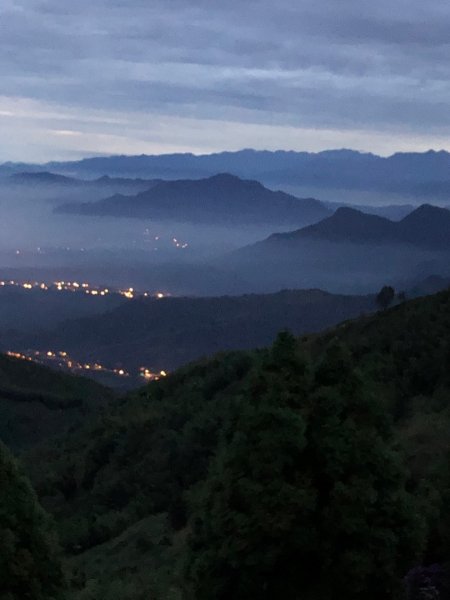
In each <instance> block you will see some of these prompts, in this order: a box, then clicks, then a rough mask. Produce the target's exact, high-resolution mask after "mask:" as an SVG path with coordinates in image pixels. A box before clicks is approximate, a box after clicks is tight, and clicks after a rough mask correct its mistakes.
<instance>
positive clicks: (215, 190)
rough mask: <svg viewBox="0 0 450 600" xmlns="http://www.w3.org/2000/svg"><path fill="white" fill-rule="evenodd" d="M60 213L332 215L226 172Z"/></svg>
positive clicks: (242, 217)
mask: <svg viewBox="0 0 450 600" xmlns="http://www.w3.org/2000/svg"><path fill="white" fill-rule="evenodd" d="M57 211H58V212H64V213H73V214H82V215H98V216H114V217H135V218H147V219H171V220H179V221H190V222H210V223H211V222H220V223H223V222H224V221H226V222H238V223H240V224H246V223H248V224H255V223H274V224H281V223H282V224H288V223H289V224H292V223H301V224H309V223H314V222H317V221H319V220H320V219H323V218H324V217H326V216H328V215H330V214H331V210H330V209H328V208H327V207H326V206H325V205H324V204H322V203H321V202H320V201H318V200H315V199H313V198H306V199H300V198H296V197H295V196H292V195H290V194H287V193H285V192H281V191H272V190H269V189H267V188H266V187H264V186H263V185H262V184H261V183H259V182H257V181H252V180H244V179H241V178H239V177H237V176H234V175H230V174H228V173H222V174H218V175H214V176H212V177H208V178H206V179H197V180H189V179H188V180H177V181H165V182H161V183H159V184H157V185H155V186H154V187H153V188H151V189H150V190H148V191H145V192H142V193H139V194H137V195H135V196H123V195H121V194H116V195H115V196H112V197H110V198H106V199H104V200H100V201H97V202H91V203H87V202H85V203H71V204H66V205H63V206H61V207H59V208H58V209H57Z"/></svg>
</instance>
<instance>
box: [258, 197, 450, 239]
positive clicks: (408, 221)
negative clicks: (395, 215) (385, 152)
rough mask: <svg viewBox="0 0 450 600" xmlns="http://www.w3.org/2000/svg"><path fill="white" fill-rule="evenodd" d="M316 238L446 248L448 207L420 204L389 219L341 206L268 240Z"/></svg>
mask: <svg viewBox="0 0 450 600" xmlns="http://www.w3.org/2000/svg"><path fill="white" fill-rule="evenodd" d="M304 239H315V240H317V239H319V240H325V241H329V242H345V243H356V244H390V243H397V244H398V243H401V244H411V245H413V246H420V247H424V248H429V249H433V250H450V210H447V209H445V208H439V207H436V206H431V205H429V204H423V205H422V206H420V207H419V208H417V209H415V210H413V211H412V212H411V213H410V214H408V215H407V216H406V217H404V218H403V219H401V220H400V221H390V220H389V219H386V218H384V217H379V216H377V215H369V214H366V213H363V212H361V211H359V210H355V209H353V208H348V207H342V208H338V210H337V211H336V212H335V213H334V214H333V215H332V216H330V217H328V218H326V219H324V220H322V221H320V222H319V223H316V224H314V225H310V226H309V227H305V228H303V229H300V230H297V231H293V232H290V233H280V234H274V235H273V236H271V237H270V238H269V239H268V240H267V241H268V242H269V243H274V242H277V243H278V242H281V243H290V244H292V243H295V242H296V241H298V240H304Z"/></svg>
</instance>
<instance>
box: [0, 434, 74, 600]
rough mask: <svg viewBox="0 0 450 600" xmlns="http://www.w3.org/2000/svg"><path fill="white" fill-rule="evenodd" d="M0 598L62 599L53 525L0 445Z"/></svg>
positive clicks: (61, 574) (60, 572) (61, 577)
mask: <svg viewBox="0 0 450 600" xmlns="http://www.w3.org/2000/svg"><path fill="white" fill-rule="evenodd" d="M0 492H1V493H0V598H1V599H2V600H25V599H26V600H51V599H53V600H56V598H62V597H63V596H62V595H61V592H62V590H63V588H64V575H63V570H62V564H61V558H60V556H59V550H58V545H57V542H56V538H55V533H54V529H53V525H52V523H51V521H50V519H49V517H48V516H47V515H46V514H45V512H44V511H43V510H42V508H41V507H40V506H39V504H38V501H37V498H36V495H35V493H34V491H33V489H32V487H31V485H30V483H29V482H28V480H27V479H26V477H25V475H24V474H23V473H22V471H21V470H20V468H19V467H18V466H17V464H16V462H15V460H14V459H13V458H12V456H11V455H10V454H9V452H8V450H7V449H6V448H5V446H4V445H3V444H2V443H0Z"/></svg>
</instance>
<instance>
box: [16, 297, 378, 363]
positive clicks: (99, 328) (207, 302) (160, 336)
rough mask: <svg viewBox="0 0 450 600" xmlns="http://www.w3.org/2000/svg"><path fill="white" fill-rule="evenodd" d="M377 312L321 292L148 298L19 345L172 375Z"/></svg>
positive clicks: (369, 302)
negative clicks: (284, 334) (286, 334)
mask: <svg viewBox="0 0 450 600" xmlns="http://www.w3.org/2000/svg"><path fill="white" fill-rule="evenodd" d="M374 309H375V301H374V298H373V296H344V295H333V294H328V293H326V292H322V291H320V290H297V291H295V290H294V291H283V292H279V293H277V294H267V295H256V294H250V295H246V296H235V297H233V296H224V297H217V298H164V299H163V300H154V299H150V298H149V299H141V300H133V301H129V302H127V303H126V304H124V305H123V306H121V307H119V308H117V309H116V310H113V311H111V312H108V313H106V314H104V315H100V316H97V317H94V318H87V319H78V320H72V321H67V322H65V323H62V324H61V325H60V326H59V327H58V328H57V329H56V330H54V331H53V332H52V333H49V334H45V333H43V334H42V335H38V336H31V337H27V338H25V339H22V340H18V341H17V342H16V343H17V344H19V345H20V347H21V348H22V349H25V348H26V347H31V348H47V347H49V348H57V349H64V350H66V351H67V352H69V354H71V355H73V356H75V357H80V358H81V359H83V360H89V359H91V358H92V359H94V360H98V361H102V362H104V363H106V364H108V365H113V366H114V365H116V364H120V365H123V366H125V367H126V368H127V369H131V370H133V369H138V368H139V367H141V366H146V367H151V368H153V369H156V370H160V369H165V370H171V369H173V368H175V367H178V366H180V365H183V364H186V363H188V362H189V361H192V360H194V359H197V358H199V357H201V356H207V355H211V354H214V353H215V352H218V351H220V350H228V349H241V348H244V349H247V348H253V347H257V346H263V345H266V344H269V343H270V342H271V341H272V340H273V338H274V336H275V335H276V333H277V332H278V331H279V330H280V329H283V328H289V329H290V330H292V331H293V332H294V333H296V334H301V333H306V332H312V331H319V330H320V329H324V328H326V327H330V326H331V325H334V324H336V323H338V322H339V321H342V320H344V319H348V318H352V317H355V316H358V315H360V314H361V313H364V312H370V311H372V310H374ZM15 348H16V349H20V348H17V346H16V347H15Z"/></svg>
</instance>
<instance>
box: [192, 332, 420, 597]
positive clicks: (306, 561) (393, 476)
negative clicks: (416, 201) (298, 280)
mask: <svg viewBox="0 0 450 600" xmlns="http://www.w3.org/2000/svg"><path fill="white" fill-rule="evenodd" d="M289 346H291V350H290V351H289V350H288V348H289ZM280 350H281V351H280ZM280 356H282V357H283V360H282V361H279V360H278V359H279V357H280ZM348 359H349V355H348V353H346V352H345V351H343V350H341V349H333V350H331V351H330V352H329V353H328V354H327V355H326V356H325V358H324V360H323V361H322V364H321V366H320V368H319V369H318V380H317V381H314V380H311V377H310V376H309V371H308V368H307V367H305V364H304V362H303V361H302V360H301V358H300V357H298V356H297V353H296V349H295V347H293V346H292V344H290V341H289V339H288V338H284V339H280V338H279V339H278V340H277V343H276V344H275V345H274V348H273V350H272V352H271V353H269V355H268V356H267V357H266V359H265V360H264V361H263V362H262V363H261V365H260V368H259V371H258V372H257V373H255V374H254V376H253V380H252V381H251V383H250V384H249V387H248V389H247V391H246V393H245V394H244V396H243V397H242V401H241V402H240V404H239V406H238V414H237V417H236V418H235V419H231V420H230V424H229V431H228V433H227V434H226V435H225V436H224V440H223V443H222V445H221V447H220V448H219V451H218V453H217V455H216V457H215V459H213V461H212V463H211V466H210V469H209V474H208V477H207V478H206V480H205V481H203V482H201V483H200V484H199V485H198V486H197V488H196V490H195V491H194V492H193V493H192V497H191V516H190V529H191V535H190V539H189V552H188V558H187V565H186V577H187V587H188V589H189V593H190V597H192V598H195V599H196V600H203V599H204V600H207V599H208V600H209V598H216V599H217V600H222V599H223V600H225V599H227V598H233V599H236V600H241V599H242V600H243V599H247V598H261V599H263V600H264V599H265V600H269V599H273V598H283V600H294V599H300V598H301V599H302V600H322V599H326V600H340V599H341V598H346V599H347V600H356V599H358V600H359V599H360V598H363V597H364V598H367V599H368V600H372V599H373V600H378V599H379V598H382V597H386V598H387V597H389V598H391V599H394V598H397V597H400V588H401V577H402V575H403V574H404V573H405V572H406V571H407V569H408V567H409V566H410V565H411V562H412V560H413V557H414V555H415V554H416V552H417V551H420V548H421V532H422V529H421V522H420V519H419V518H418V517H417V515H416V512H415V505H414V500H413V497H412V496H411V495H409V494H408V493H407V491H406V490H405V475H404V473H403V470H402V466H401V462H400V460H399V457H398V455H397V454H396V452H395V451H394V450H393V448H392V444H391V438H390V427H389V423H388V422H387V420H386V418H385V416H384V414H383V411H382V409H381V407H380V406H379V403H377V402H376V401H375V400H373V399H372V398H371V396H370V395H369V394H367V393H366V392H365V390H364V389H363V386H362V384H361V382H360V381H359V380H358V377H357V376H355V375H354V374H353V373H352V371H351V369H343V370H342V371H341V374H339V371H338V370H337V369H336V365H339V364H344V363H345V362H346V361H347V360H348ZM327 362H330V364H327ZM319 373H320V376H319Z"/></svg>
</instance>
